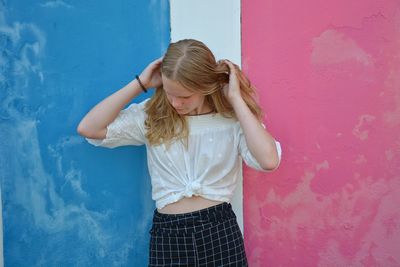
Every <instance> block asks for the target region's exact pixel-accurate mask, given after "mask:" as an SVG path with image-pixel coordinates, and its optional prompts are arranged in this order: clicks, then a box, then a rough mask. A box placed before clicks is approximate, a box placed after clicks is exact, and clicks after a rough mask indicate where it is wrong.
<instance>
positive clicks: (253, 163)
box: [238, 124, 282, 172]
mask: <svg viewBox="0 0 400 267" xmlns="http://www.w3.org/2000/svg"><path fill="white" fill-rule="evenodd" d="M263 127H264V128H265V125H264V124H263ZM238 138H239V153H240V156H241V157H242V158H243V160H244V162H245V163H246V165H248V166H249V167H251V168H253V169H256V170H259V171H264V172H271V171H274V170H275V169H277V168H278V166H279V164H280V163H281V157H282V148H281V144H280V142H278V141H276V140H275V145H276V150H277V152H278V157H279V163H278V166H277V167H276V168H275V169H274V170H264V169H263V168H262V167H261V166H260V164H259V163H258V162H257V160H256V158H255V157H254V156H253V155H252V154H251V152H250V150H249V149H248V147H247V143H246V138H245V136H244V133H243V130H242V128H241V127H240V126H239V129H238Z"/></svg>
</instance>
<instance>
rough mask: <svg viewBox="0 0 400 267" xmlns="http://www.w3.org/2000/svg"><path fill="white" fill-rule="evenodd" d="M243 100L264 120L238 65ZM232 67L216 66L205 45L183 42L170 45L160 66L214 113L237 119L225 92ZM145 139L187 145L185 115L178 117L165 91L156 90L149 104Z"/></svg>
mask: <svg viewBox="0 0 400 267" xmlns="http://www.w3.org/2000/svg"><path fill="white" fill-rule="evenodd" d="M235 68H236V71H237V76H238V79H239V82H240V91H241V96H242V98H243V100H244V101H245V102H246V104H247V106H248V107H249V108H250V110H251V112H252V113H253V114H254V115H255V116H256V117H257V118H258V120H259V121H261V120H262V112H261V108H260V107H259V105H258V104H257V101H256V91H255V88H254V87H253V86H252V85H251V83H250V81H249V79H247V77H246V76H245V75H244V74H243V72H242V71H241V70H240V69H239V67H238V66H237V65H235ZM229 72H230V69H229V66H228V65H227V64H226V63H222V62H221V63H217V62H216V61H215V57H214V55H213V53H212V52H211V50H210V49H209V48H208V47H207V46H206V45H205V44H203V43H202V42H200V41H197V40H193V39H184V40H180V41H178V42H175V43H171V44H170V45H169V47H168V49H167V52H166V53H165V55H164V58H163V60H162V63H161V73H162V75H165V77H167V78H168V79H170V80H173V81H177V82H179V83H180V84H181V85H182V86H184V87H185V88H187V89H188V90H190V91H193V92H197V93H201V94H202V95H204V96H205V101H207V103H208V104H209V105H210V107H211V109H212V110H213V111H214V112H216V113H220V114H221V115H222V116H224V117H228V118H232V117H233V118H236V115H235V112H234V110H233V107H232V105H231V104H230V103H229V101H228V99H227V98H226V97H225V95H224V92H223V90H222V88H223V86H224V85H225V84H227V83H228V82H229ZM145 112H146V113H147V119H146V121H145V127H146V130H147V132H146V137H147V139H148V141H149V143H150V144H151V145H160V144H163V143H164V144H167V145H169V144H170V143H171V142H172V141H175V140H181V141H183V142H184V143H185V144H186V145H187V137H188V135H189V129H188V126H187V122H186V118H185V116H184V115H180V114H178V113H177V112H176V111H175V109H174V108H173V107H172V105H171V104H170V102H169V101H168V99H167V96H166V94H165V91H164V89H163V88H162V86H161V87H159V88H156V91H155V94H154V95H153V96H152V98H151V99H150V100H149V101H148V102H147V103H146V107H145Z"/></svg>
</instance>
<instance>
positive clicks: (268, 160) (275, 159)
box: [259, 153, 281, 171]
mask: <svg viewBox="0 0 400 267" xmlns="http://www.w3.org/2000/svg"><path fill="white" fill-rule="evenodd" d="M280 161H281V159H280V157H279V155H278V153H274V155H273V156H272V157H271V156H270V157H265V160H263V161H261V162H260V163H259V164H260V167H261V168H262V169H263V170H264V171H274V170H276V169H277V168H278V167H279V164H280Z"/></svg>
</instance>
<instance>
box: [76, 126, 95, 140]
mask: <svg viewBox="0 0 400 267" xmlns="http://www.w3.org/2000/svg"><path fill="white" fill-rule="evenodd" d="M76 132H77V133H78V134H79V135H80V136H83V137H86V138H93V134H92V131H90V129H89V128H88V127H87V126H85V124H83V123H82V122H81V123H79V125H78V127H77V128H76Z"/></svg>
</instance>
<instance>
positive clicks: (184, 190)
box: [78, 39, 281, 266]
mask: <svg viewBox="0 0 400 267" xmlns="http://www.w3.org/2000/svg"><path fill="white" fill-rule="evenodd" d="M148 88H156V90H155V93H154V95H153V96H152V97H151V98H150V99H147V100H145V101H143V102H142V103H139V104H131V105H130V106H129V107H128V108H126V109H124V110H122V109H123V108H124V107H125V106H126V105H127V104H128V103H129V102H130V101H131V100H132V99H133V98H135V97H136V96H137V95H139V94H140V93H142V91H144V92H147V89H148ZM254 95H255V91H254V88H253V87H252V86H251V84H250V82H249V80H248V79H247V78H246V77H245V76H244V74H243V73H242V72H241V71H240V69H239V68H238V66H236V65H235V64H233V63H231V62H230V61H228V60H222V61H218V62H216V61H215V57H214V55H213V54H212V52H211V51H210V50H209V49H208V48H207V47H206V46H205V45H204V44H203V43H202V42H200V41H197V40H192V39H185V40H181V41H178V42H176V43H171V44H170V45H169V47H168V50H167V52H166V54H165V55H164V57H163V58H159V59H157V60H155V61H154V62H152V63H150V64H149V65H148V66H147V67H146V68H145V70H144V71H143V72H142V73H141V74H140V75H139V76H136V79H134V80H133V81H131V82H130V83H129V84H127V85H126V86H125V87H123V88H122V89H120V90H119V91H117V92H115V93H114V94H112V95H111V96H109V97H107V98H105V99H104V100H103V101H101V102H100V103H99V104H97V105H96V106H95V107H94V108H93V109H92V110H91V111H90V112H89V113H88V114H87V115H86V116H85V117H84V118H83V119H82V121H81V122H80V124H79V126H78V133H79V134H81V135H82V136H84V137H86V138H87V140H88V142H90V143H91V144H93V145H96V146H104V147H109V148H113V147H117V146H122V145H143V144H144V145H146V148H147V162H148V168H149V173H150V176H151V183H152V198H153V199H154V200H155V202H156V207H157V208H156V209H155V211H154V217H153V226H152V228H151V230H150V233H151V238H150V251H149V266H247V259H246V254H245V250H244V244H243V237H242V234H241V231H240V229H239V227H238V224H237V221H236V216H235V214H234V212H233V211H232V207H231V204H229V203H230V200H231V198H232V194H233V192H234V189H235V187H236V182H237V181H238V180H239V178H240V175H242V159H243V160H244V161H245V162H246V164H247V165H249V166H250V167H252V168H255V169H257V170H261V171H271V170H274V169H276V168H277V167H278V165H279V163H280V158H281V149H280V144H279V142H277V141H275V139H274V138H273V137H272V136H271V134H269V133H268V132H267V131H266V130H265V127H264V126H263V124H262V122H261V120H262V114H261V109H260V107H259V106H258V105H257V103H256V102H255V100H254V98H253V97H254Z"/></svg>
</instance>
